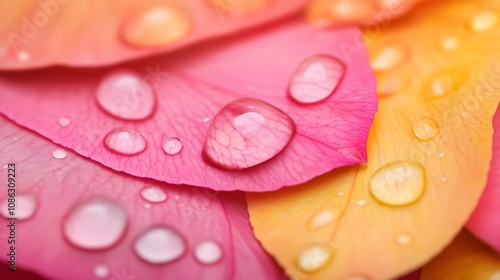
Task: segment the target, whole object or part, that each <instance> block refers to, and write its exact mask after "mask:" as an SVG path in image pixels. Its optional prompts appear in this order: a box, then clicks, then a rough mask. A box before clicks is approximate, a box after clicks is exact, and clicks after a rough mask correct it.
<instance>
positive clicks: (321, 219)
mask: <svg viewBox="0 0 500 280" xmlns="http://www.w3.org/2000/svg"><path fill="white" fill-rule="evenodd" d="M341 210H342V209H340V208H339V207H334V208H333V209H332V210H324V211H321V212H320V213H318V214H316V215H314V216H313V217H312V219H311V220H309V227H310V228H311V229H320V228H322V227H325V226H327V225H329V224H331V223H333V222H334V221H335V220H336V219H337V218H338V216H339V212H340V211H341Z"/></svg>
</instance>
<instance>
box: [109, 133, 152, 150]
mask: <svg viewBox="0 0 500 280" xmlns="http://www.w3.org/2000/svg"><path fill="white" fill-rule="evenodd" d="M104 146H105V147H106V148H108V149H109V150H110V151H113V152H116V153H119V154H123V155H136V154H139V153H141V152H142V151H144V150H145V149H146V146H147V143H146V140H145V139H144V137H142V135H141V134H139V133H138V132H136V131H134V130H132V129H127V128H117V129H114V130H112V131H110V132H109V133H108V134H107V135H106V137H105V138H104Z"/></svg>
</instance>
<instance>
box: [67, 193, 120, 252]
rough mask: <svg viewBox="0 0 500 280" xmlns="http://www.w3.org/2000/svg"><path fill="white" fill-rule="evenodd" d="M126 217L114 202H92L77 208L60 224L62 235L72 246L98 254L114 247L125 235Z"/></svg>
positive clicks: (98, 199) (104, 200)
mask: <svg viewBox="0 0 500 280" xmlns="http://www.w3.org/2000/svg"><path fill="white" fill-rule="evenodd" d="M127 221H128V218H127V213H126V212H125V209H123V207H122V206H121V205H119V204H117V203H116V202H114V201H112V200H109V199H104V198H94V199H91V200H87V201H84V202H81V203H80V204H77V205H76V206H75V208H73V209H72V210H71V211H70V212H69V214H68V216H67V217H66V219H65V221H64V222H63V234H64V236H65V237H66V239H67V240H68V241H69V242H70V243H71V244H73V245H75V246H77V247H79V248H83V249H87V250H102V249H106V248H109V247H111V246H113V245H115V244H116V243H117V242H118V241H119V240H120V238H121V237H122V236H123V234H124V233H125V229H126V227H127Z"/></svg>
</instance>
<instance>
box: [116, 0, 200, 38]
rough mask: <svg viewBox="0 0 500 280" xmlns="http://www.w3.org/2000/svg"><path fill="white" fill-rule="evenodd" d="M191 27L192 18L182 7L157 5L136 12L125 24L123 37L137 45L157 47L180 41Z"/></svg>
mask: <svg viewBox="0 0 500 280" xmlns="http://www.w3.org/2000/svg"><path fill="white" fill-rule="evenodd" d="M190 28H191V20H190V18H189V17H188V15H187V14H186V12H184V11H183V10H182V9H181V8H180V7H177V6H166V5H162V6H156V7H153V8H150V9H148V10H143V11H140V12H139V13H137V14H135V15H134V17H132V18H131V20H129V21H128V22H126V24H125V25H124V26H123V30H122V37H123V39H124V40H125V42H127V43H128V44H130V45H133V46H136V47H156V46H164V45H167V44H170V43H174V42H177V41H180V40H181V39H182V38H184V37H185V36H186V35H187V34H188V32H189V30H190Z"/></svg>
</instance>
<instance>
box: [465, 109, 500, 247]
mask: <svg viewBox="0 0 500 280" xmlns="http://www.w3.org/2000/svg"><path fill="white" fill-rule="evenodd" d="M493 128H494V134H493V158H492V160H491V166H490V171H489V173H488V184H487V185H486V188H485V190H484V192H483V194H482V195H481V198H480V200H479V202H478V205H477V207H476V210H474V213H472V215H471V217H470V218H469V221H468V222H467V225H466V226H467V229H469V230H470V231H471V232H472V233H473V234H474V235H475V236H476V237H478V238H479V239H481V240H483V241H484V242H486V243H487V244H489V245H490V246H491V247H493V248H494V249H495V250H497V251H498V252H500V218H499V213H500V110H497V112H496V114H495V116H494V118H493Z"/></svg>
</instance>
